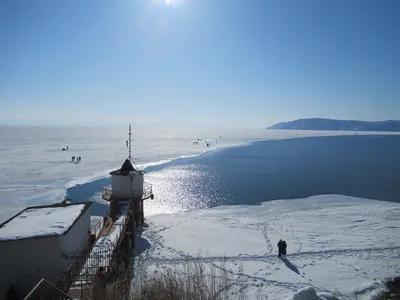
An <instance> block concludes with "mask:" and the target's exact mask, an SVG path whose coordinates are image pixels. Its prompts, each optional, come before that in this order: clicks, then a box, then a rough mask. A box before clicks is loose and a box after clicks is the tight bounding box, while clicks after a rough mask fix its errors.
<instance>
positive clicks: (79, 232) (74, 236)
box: [59, 209, 90, 270]
mask: <svg viewBox="0 0 400 300" xmlns="http://www.w3.org/2000/svg"><path fill="white" fill-rule="evenodd" d="M89 229H90V209H87V210H86V211H85V212H84V213H83V215H82V216H81V217H80V218H79V219H78V221H77V222H76V223H75V224H74V226H73V227H72V228H71V230H70V231H69V232H68V233H67V234H66V235H62V236H60V239H59V241H60V246H61V251H62V253H63V254H65V255H67V256H71V255H75V254H76V252H77V251H79V250H81V248H82V246H83V243H84V242H85V241H86V239H87V237H88V231H89ZM70 264H71V259H66V258H65V257H64V259H63V268H64V270H66V269H67V268H68V266H69V265H70Z"/></svg>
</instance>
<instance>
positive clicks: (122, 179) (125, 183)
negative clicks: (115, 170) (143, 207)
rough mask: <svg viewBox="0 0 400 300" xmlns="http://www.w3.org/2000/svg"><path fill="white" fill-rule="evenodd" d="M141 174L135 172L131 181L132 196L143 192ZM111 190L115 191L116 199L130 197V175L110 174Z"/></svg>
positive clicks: (140, 194)
mask: <svg viewBox="0 0 400 300" xmlns="http://www.w3.org/2000/svg"><path fill="white" fill-rule="evenodd" d="M143 181H144V179H143V175H142V174H139V173H137V174H135V176H134V177H133V181H132V191H133V192H134V195H132V196H134V197H142V194H143ZM111 184H112V190H113V191H115V192H116V193H117V198H118V199H128V198H130V197H131V179H130V176H120V175H112V176H111Z"/></svg>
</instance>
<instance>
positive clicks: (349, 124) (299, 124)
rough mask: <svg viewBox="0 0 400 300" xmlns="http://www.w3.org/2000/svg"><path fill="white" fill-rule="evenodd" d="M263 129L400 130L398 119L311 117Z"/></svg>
mask: <svg viewBox="0 0 400 300" xmlns="http://www.w3.org/2000/svg"><path fill="white" fill-rule="evenodd" d="M265 129H281V130H323V131H327V130H330V131H368V132H371V131H375V132H400V121H397V120H387V121H377V122H372V121H357V120H335V119H322V118H312V119H298V120H294V121H290V122H281V123H277V124H275V125H272V126H270V127H267V128H265Z"/></svg>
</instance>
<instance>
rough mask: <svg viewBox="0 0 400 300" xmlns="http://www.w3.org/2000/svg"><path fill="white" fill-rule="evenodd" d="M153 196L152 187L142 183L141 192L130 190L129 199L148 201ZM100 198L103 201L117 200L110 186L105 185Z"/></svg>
mask: <svg viewBox="0 0 400 300" xmlns="http://www.w3.org/2000/svg"><path fill="white" fill-rule="evenodd" d="M152 195H153V186H152V185H151V184H150V183H147V182H143V189H142V190H132V191H131V197H133V198H142V199H149V198H151V197H152ZM101 196H102V198H103V199H104V200H106V201H110V200H111V199H112V198H114V199H115V198H117V196H118V194H117V192H116V191H113V189H112V185H111V184H109V185H106V186H104V187H103V188H102V190H101Z"/></svg>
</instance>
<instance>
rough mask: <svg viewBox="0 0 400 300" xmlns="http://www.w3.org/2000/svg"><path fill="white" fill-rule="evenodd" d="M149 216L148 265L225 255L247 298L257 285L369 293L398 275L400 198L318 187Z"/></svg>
mask: <svg viewBox="0 0 400 300" xmlns="http://www.w3.org/2000/svg"><path fill="white" fill-rule="evenodd" d="M148 221H149V227H148V228H147V229H146V230H145V231H144V232H143V234H142V236H141V237H142V238H143V239H147V240H148V242H149V243H150V244H151V247H150V248H149V249H143V253H142V254H141V255H140V256H141V259H142V260H143V261H145V265H146V266H147V268H148V270H152V269H153V270H154V269H158V271H160V270H162V269H167V268H169V267H173V266H174V265H179V264H183V263H185V261H186V256H185V255H186V254H188V255H189V256H190V257H194V258H198V259H200V261H202V262H204V263H205V264H208V265H217V264H218V263H219V262H221V260H222V259H225V261H226V269H227V270H228V271H229V272H230V273H231V274H232V275H233V276H234V278H236V279H237V283H236V284H239V285H240V284H242V285H243V286H247V292H248V296H250V297H249V298H250V299H255V296H256V294H257V291H258V292H259V291H261V293H262V295H267V296H268V299H269V300H271V299H305V298H304V297H306V296H307V295H313V294H314V293H316V294H317V295H318V298H316V299H333V298H330V297H333V296H335V297H338V298H339V299H349V298H350V299H355V293H357V296H358V299H371V295H372V294H373V293H375V292H376V291H377V289H379V288H382V283H381V281H382V280H383V279H384V278H386V277H388V276H393V275H400V260H399V257H400V204H398V203H391V202H383V201H374V200H366V199H360V198H353V197H346V196H340V195H323V196H314V197H310V198H306V199H296V200H277V201H271V202H266V203H263V204H262V205H258V206H223V207H217V208H210V209H204V210H200V211H194V212H188V213H182V214H176V215H158V216H152V217H149V218H148ZM279 239H284V240H286V241H287V244H288V255H287V261H283V260H281V259H278V257H277V242H278V241H279ZM137 250H138V251H139V252H141V251H140V249H137ZM241 266H242V267H243V275H242V276H241V277H240V276H239V273H240V267H241ZM160 268H161V269H160ZM239 277H240V278H241V279H240V280H239ZM309 287H310V288H311V289H310V288H309ZM304 288H306V289H304ZM302 289H303V290H302ZM296 292H298V293H297V294H296ZM293 295H295V296H293ZM312 297H314V298H315V296H312ZM314 298H312V299H314ZM307 299H308V298H307Z"/></svg>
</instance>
